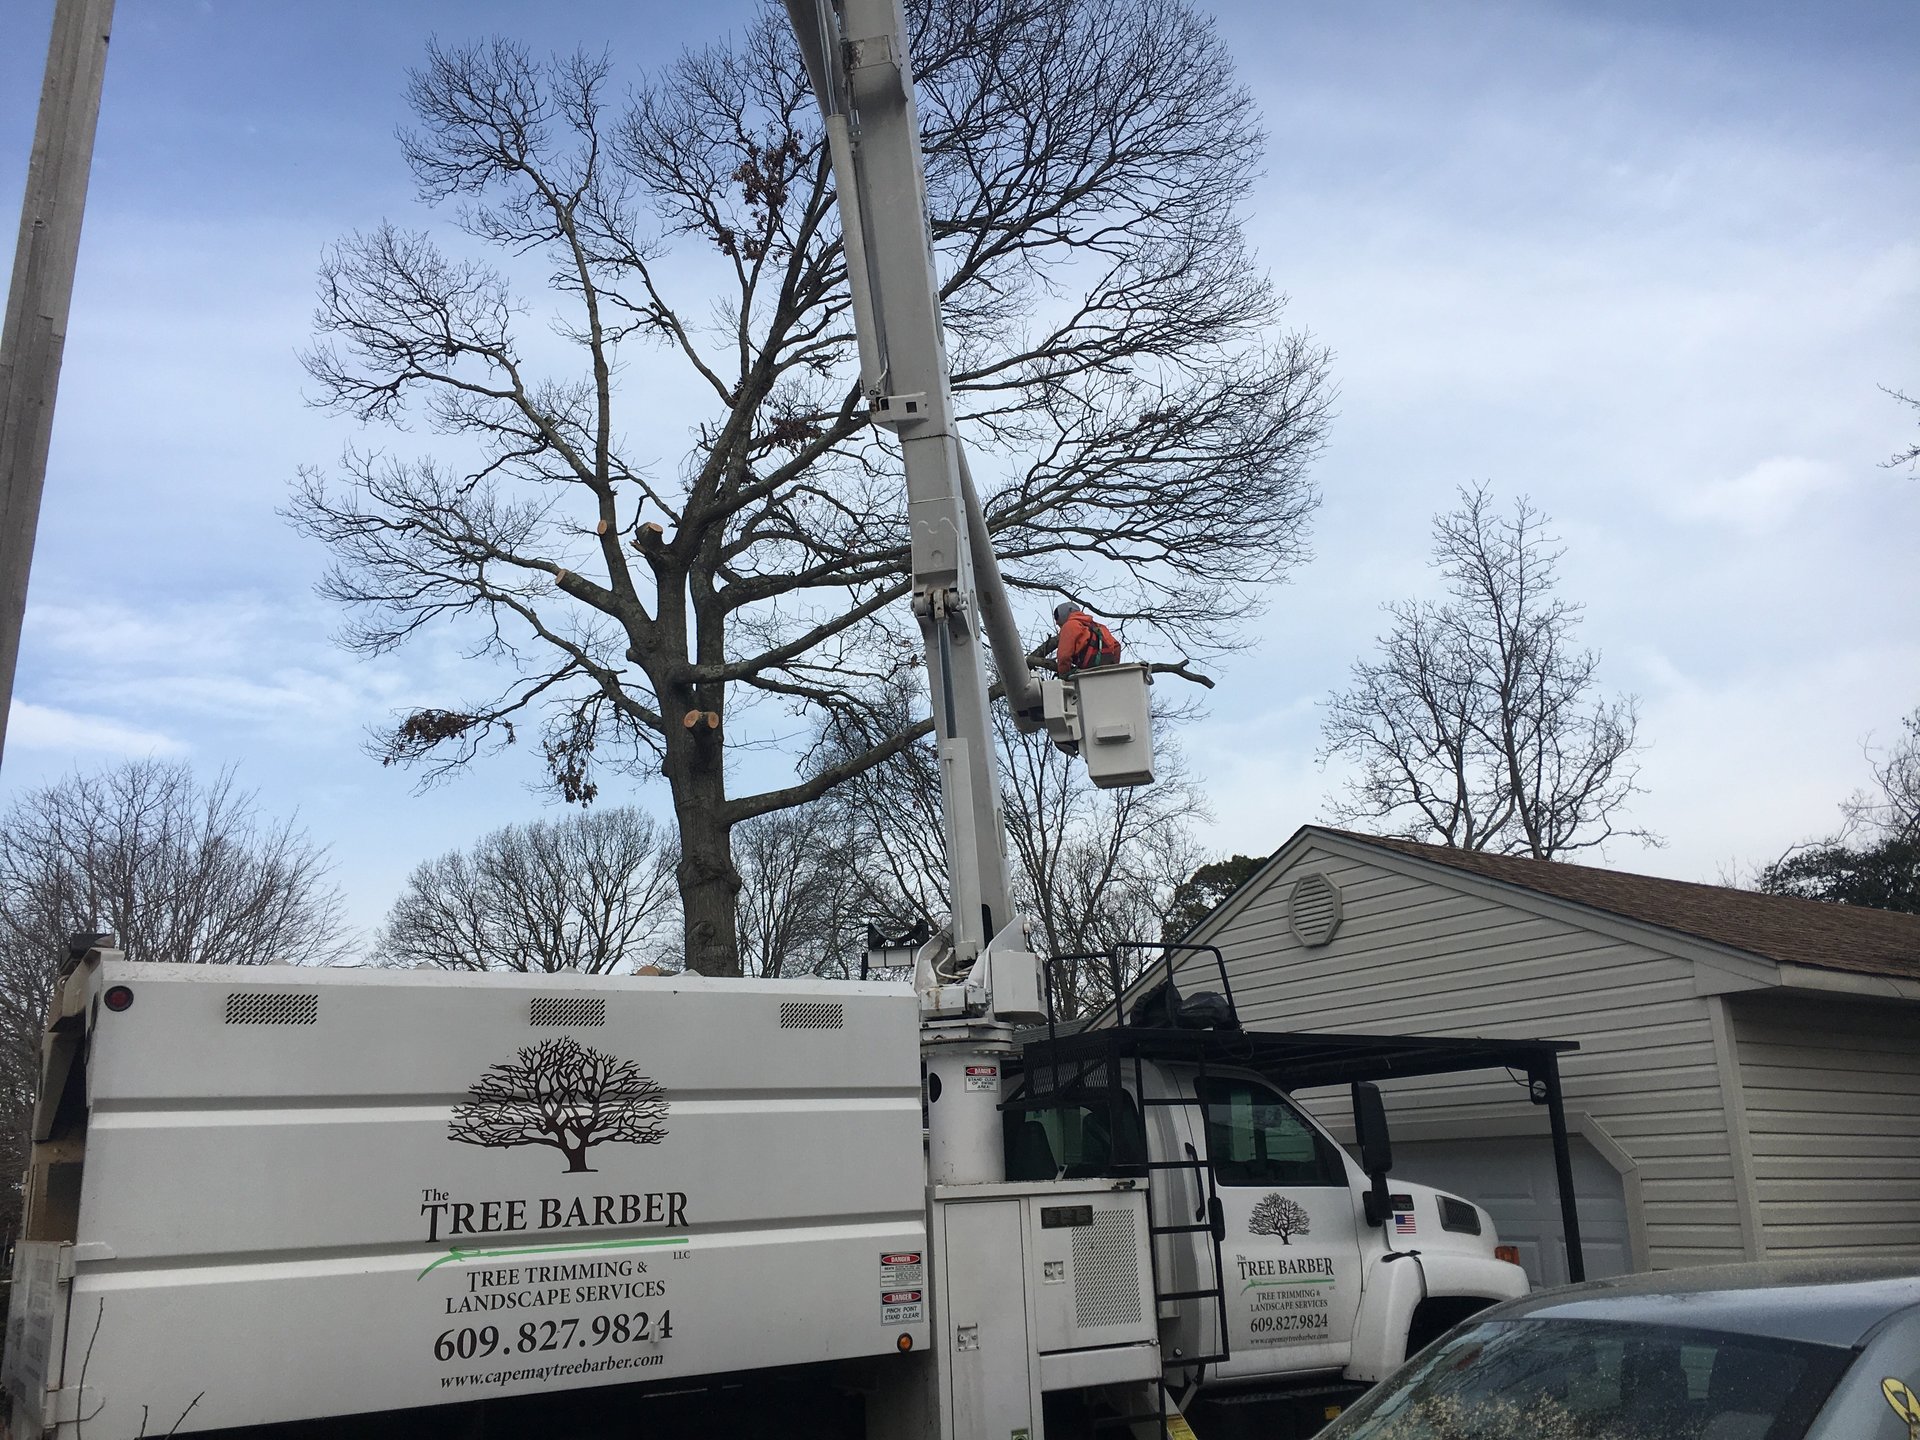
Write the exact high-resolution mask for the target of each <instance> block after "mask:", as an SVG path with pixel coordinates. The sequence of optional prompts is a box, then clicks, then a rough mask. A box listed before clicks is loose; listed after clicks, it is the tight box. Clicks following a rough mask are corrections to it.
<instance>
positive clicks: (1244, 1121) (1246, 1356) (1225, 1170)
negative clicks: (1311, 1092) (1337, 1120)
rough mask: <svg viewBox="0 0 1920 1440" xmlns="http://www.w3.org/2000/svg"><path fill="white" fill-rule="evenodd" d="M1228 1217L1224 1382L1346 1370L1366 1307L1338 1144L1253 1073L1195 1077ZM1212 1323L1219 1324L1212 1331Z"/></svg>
mask: <svg viewBox="0 0 1920 1440" xmlns="http://www.w3.org/2000/svg"><path fill="white" fill-rule="evenodd" d="M1190 1083H1191V1084H1192V1085H1193V1087H1194V1098H1195V1100H1196V1101H1197V1102H1198V1104H1197V1105H1195V1107H1194V1113H1195V1114H1196V1115H1197V1116H1198V1117H1199V1123H1202V1124H1204V1125H1205V1127H1206V1142H1207V1143H1206V1154H1207V1156H1208V1158H1209V1159H1210V1160H1211V1161H1212V1165H1213V1171H1214V1180H1215V1184H1216V1185H1217V1186H1218V1188H1219V1194H1220V1202H1221V1206H1222V1209H1223V1210H1224V1212H1225V1219H1226V1239H1225V1241H1224V1242H1223V1244H1222V1245H1221V1261H1222V1268H1223V1270H1224V1272H1225V1282H1226V1291H1227V1295H1226V1312H1227V1339H1228V1344H1229V1346H1230V1348H1231V1350H1232V1358H1231V1359H1229V1360H1228V1361H1226V1362H1225V1363H1224V1364H1221V1365H1219V1366H1217V1367H1216V1368H1215V1369H1214V1371H1213V1373H1214V1374H1215V1375H1216V1376H1218V1377H1220V1378H1223V1379H1232V1378H1236V1377H1252V1376H1257V1375H1273V1374H1293V1373H1298V1372H1301V1371H1308V1370H1331V1369H1339V1368H1341V1367H1343V1366H1344V1365H1346V1363H1347V1361H1348V1359H1349V1358H1350V1356H1351V1354H1352V1350H1353V1320H1354V1314H1355V1312H1356V1311H1357V1310H1358V1308H1359V1305H1360V1280H1361V1265H1360V1234H1359V1216H1358V1214H1357V1212H1356V1206H1355V1201H1354V1192H1353V1188H1352V1185H1351V1183H1350V1182H1349V1179H1348V1174H1347V1166H1346V1162H1345V1159H1344V1158H1343V1157H1342V1155H1341V1154H1340V1151H1339V1148H1338V1147H1337V1146H1335V1145H1334V1143H1333V1142H1332V1141H1331V1140H1329V1139H1327V1138H1326V1136H1324V1135H1322V1134H1321V1133H1320V1131H1318V1130H1317V1129H1315V1128H1314V1127H1313V1126H1312V1125H1311V1124H1309V1123H1308V1122H1307V1120H1306V1119H1305V1117H1304V1116H1302V1115H1301V1114H1300V1112H1299V1111H1298V1110H1296V1109H1295V1108H1294V1106H1293V1105H1292V1103H1291V1102H1289V1101H1288V1100H1287V1099H1286V1098H1285V1097H1284V1096H1283V1095H1281V1094H1280V1092H1279V1091H1277V1090H1275V1089H1274V1088H1273V1087H1272V1086H1270V1085H1268V1084H1267V1083H1266V1082H1265V1081H1263V1080H1260V1079H1258V1078H1256V1077H1254V1076H1250V1075H1244V1076H1243V1075H1236V1074H1232V1073H1226V1074H1222V1073H1217V1072H1216V1073H1214V1074H1209V1075H1206V1076H1203V1077H1198V1078H1196V1079H1194V1080H1192V1081H1191V1082H1190ZM1209 1328H1211V1327H1209Z"/></svg>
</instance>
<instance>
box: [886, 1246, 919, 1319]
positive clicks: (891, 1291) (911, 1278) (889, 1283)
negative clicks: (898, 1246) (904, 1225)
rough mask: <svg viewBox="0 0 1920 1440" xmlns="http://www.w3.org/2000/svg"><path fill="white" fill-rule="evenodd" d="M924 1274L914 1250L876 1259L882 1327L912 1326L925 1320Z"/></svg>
mask: <svg viewBox="0 0 1920 1440" xmlns="http://www.w3.org/2000/svg"><path fill="white" fill-rule="evenodd" d="M925 1275H926V1266H925V1265H924V1264H923V1263H922V1257H921V1254H920V1252H919V1251H918V1250H893V1251H888V1252H886V1253H883V1254H882V1255H881V1256H880V1323H881V1324H882V1325H914V1324H918V1323H919V1322H921V1321H923V1320H925V1319H926V1318H927V1302H926V1291H925V1289H924V1288H922V1287H923V1285H924V1283H925V1282H924V1277H925Z"/></svg>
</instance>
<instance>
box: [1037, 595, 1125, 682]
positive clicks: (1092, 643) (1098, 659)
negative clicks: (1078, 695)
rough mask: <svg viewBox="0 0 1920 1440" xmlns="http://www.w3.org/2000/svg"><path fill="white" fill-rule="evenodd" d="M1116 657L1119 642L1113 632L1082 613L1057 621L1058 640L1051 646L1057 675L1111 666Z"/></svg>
mask: <svg viewBox="0 0 1920 1440" xmlns="http://www.w3.org/2000/svg"><path fill="white" fill-rule="evenodd" d="M1119 658H1120V642H1119V641H1118V640H1116V639H1114V638H1113V632H1112V631H1111V630H1109V629H1107V627H1106V626H1104V625H1102V624H1101V623H1100V622H1099V621H1098V620H1096V619H1094V618H1093V617H1092V616H1091V615H1089V614H1087V612H1086V611H1084V610H1076V611H1074V612H1073V613H1072V614H1071V615H1069V616H1067V618H1066V619H1065V620H1063V621H1061V622H1060V641H1059V643H1058V645H1056V646H1055V647H1054V652H1053V668H1054V670H1055V671H1056V672H1057V673H1058V674H1061V675H1066V674H1070V673H1071V672H1072V671H1075V670H1086V669H1089V668H1091V667H1092V666H1095V665H1111V664H1113V663H1114V662H1115V661H1116V660H1118V659H1119Z"/></svg>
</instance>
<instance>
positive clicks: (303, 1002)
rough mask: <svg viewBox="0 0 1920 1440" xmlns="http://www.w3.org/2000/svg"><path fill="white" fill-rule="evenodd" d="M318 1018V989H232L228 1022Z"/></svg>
mask: <svg viewBox="0 0 1920 1440" xmlns="http://www.w3.org/2000/svg"><path fill="white" fill-rule="evenodd" d="M319 1018H320V992H319V991H318V990H232V991H229V992H228V993H227V1024H229V1025H311V1024H313V1023H314V1022H315V1021H317V1020H318V1019H319Z"/></svg>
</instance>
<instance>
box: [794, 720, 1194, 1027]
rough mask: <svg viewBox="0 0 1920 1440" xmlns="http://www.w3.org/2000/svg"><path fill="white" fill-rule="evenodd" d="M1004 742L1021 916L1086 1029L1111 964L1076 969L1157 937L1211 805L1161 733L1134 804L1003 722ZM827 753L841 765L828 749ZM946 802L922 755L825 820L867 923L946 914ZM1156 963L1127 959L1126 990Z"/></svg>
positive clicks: (1142, 957)
mask: <svg viewBox="0 0 1920 1440" xmlns="http://www.w3.org/2000/svg"><path fill="white" fill-rule="evenodd" d="M997 738H998V741H999V745H1000V755H1001V776H1002V781H1003V784H1002V794H1001V803H1002V807H1003V809H1004V810H1005V812H1006V819H1007V840H1008V860H1009V862H1010V865H1011V868H1012V870H1013V891H1014V903H1015V905H1016V906H1017V908H1018V909H1019V910H1020V911H1021V912H1022V913H1023V914H1026V915H1029V916H1031V917H1033V919H1034V920H1035V921H1036V922H1037V923H1038V927H1039V934H1038V936H1037V940H1038V943H1039V945H1040V947H1041V950H1042V951H1043V953H1044V954H1046V955H1047V956H1049V957H1053V958H1054V959H1056V960H1057V961H1058V963H1057V964H1055V965H1054V969H1053V973H1054V980H1055V983H1056V985H1057V986H1058V987H1059V988H1058V991H1057V1000H1058V1004H1059V1006H1060V1013H1061V1014H1062V1015H1066V1016H1072V1015H1079V1014H1082V1013H1084V1012H1085V1011H1086V1010H1088V1009H1091V1008H1093V1007H1097V1006H1098V1005H1099V1004H1101V1003H1102V1002H1103V1001H1105V1002H1110V1001H1111V1000H1112V998H1113V996H1112V991H1113V987H1112V982H1111V979H1110V977H1109V974H1108V971H1107V968H1106V966H1105V965H1104V964H1102V963H1099V962H1094V961H1086V960H1075V959H1069V958H1068V957H1074V956H1086V955H1104V954H1106V953H1108V952H1110V951H1114V950H1115V948H1116V947H1117V946H1121V945H1122V944H1123V943H1124V942H1134V941H1141V942H1152V941H1153V940H1155V939H1157V938H1158V937H1159V935H1160V932H1161V928H1162V926H1163V924H1164V916H1165V914H1166V910H1167V906H1168V904H1169V903H1170V901H1171V898H1172V895H1173V892H1174V889H1175V888H1176V887H1177V886H1178V885H1179V884H1180V882H1181V881H1183V880H1184V879H1185V878H1186V877H1187V876H1188V875H1189V874H1191V873H1192V871H1193V869H1194V866H1195V865H1196V864H1197V863H1198V859H1199V853H1200V850H1199V846H1198V844H1197V843H1196V842H1195V840H1194V838H1193V827H1194V825H1195V824H1196V823H1197V822H1199V821H1201V820H1204V819H1205V818H1206V816H1207V808H1206V803H1205V801H1204V799H1203V798H1202V797H1201V795H1200V792H1199V789H1198V787H1197V786H1196V784H1195V783H1194V780H1193V777H1192V775H1191V773H1190V772H1189V771H1188V769H1187V767H1186V764H1185V762H1184V760H1183V759H1182V757H1181V755H1180V751H1179V747H1178V746H1177V745H1176V744H1175V743H1174V742H1173V740H1172V739H1171V736H1170V734H1168V732H1167V729H1166V726H1165V725H1162V726H1161V740H1160V743H1159V744H1158V745H1157V746H1156V751H1155V761H1154V763H1155V771H1156V774H1157V777H1158V778H1157V780H1156V782H1155V783H1154V784H1153V785H1151V786H1143V787H1140V788H1138V789H1129V790H1101V789H1098V788H1096V787H1095V786H1094V784H1093V782H1092V781H1091V780H1089V779H1088V778H1087V773H1086V767H1085V766H1084V765H1083V764H1082V763H1081V762H1079V761H1078V760H1076V759H1074V758H1072V757H1069V756H1067V755H1063V754H1062V753H1061V752H1060V751H1058V750H1056V749H1055V748H1054V747H1053V746H1052V744H1051V743H1049V742H1048V740H1047V739H1046V737H1045V736H1043V735H1041V736H1030V735H1021V734H1020V733H1019V732H1018V731H1017V730H1015V728H1014V727H1013V725H1012V724H1011V723H1010V722H1008V721H1006V720H1005V718H1004V717H1002V720H1001V723H1000V725H999V734H998V737H997ZM848 743H855V744H857V743H859V740H858V737H857V736H856V737H854V738H853V739H852V740H851V741H850V742H848ZM824 753H825V754H827V755H829V756H831V755H832V754H833V753H834V751H833V748H832V746H831V744H829V745H827V746H826V748H825V751H824ZM939 800H940V790H939V773H938V761H937V760H936V758H935V757H934V755H933V753H932V748H931V747H930V746H928V745H925V744H916V745H914V746H912V747H910V748H909V749H908V750H906V751H905V752H903V753H902V754H900V755H898V756H895V757H894V758H893V759H891V760H889V761H888V762H887V763H886V764H885V765H882V766H876V767H875V768H873V769H872V770H869V771H867V772H866V773H865V774H863V775H861V776H859V777H857V778H856V779H854V780H852V781H850V782H848V783H847V784H845V785H843V786H842V787H840V789H838V790H837V791H835V793H834V794H833V796H832V797H831V798H830V799H829V800H828V801H827V802H825V804H824V805H823V806H822V807H821V815H822V818H823V819H824V820H827V821H828V822H829V823H831V824H832V826H833V827H834V830H835V833H836V835H837V836H838V837H839V838H840V839H841V843H843V844H844V845H846V846H848V847H849V848H850V850H851V852H852V854H854V855H855V856H857V857H859V863H858V864H856V865H853V866H851V867H850V870H851V873H853V874H854V875H855V876H856V877H857V879H858V881H859V883H860V886H861V894H860V896H859V901H858V905H857V907H856V909H857V912H858V913H860V914H861V916H862V918H866V917H873V918H879V919H882V920H884V921H885V922H887V923H890V924H892V925H894V926H896V927H901V928H904V926H905V925H906V924H907V923H909V922H911V921H913V920H916V919H926V920H933V919H935V918H936V917H938V916H939V915H940V914H942V913H944V910H945V908H946V894H945V881H946V853H945V849H944V847H943V845H942V843H941V842H942V834H943V832H942V830H941V827H940V811H939ZM1150 953H1151V952H1148V951H1144V950H1125V951H1123V952H1122V953H1121V959H1122V972H1123V979H1122V983H1123V984H1125V983H1129V982H1131V980H1132V979H1133V978H1134V976H1135V975H1136V974H1137V973H1138V972H1139V970H1140V969H1141V968H1142V967H1143V966H1144V965H1145V964H1146V963H1147V960H1148V958H1149V956H1150Z"/></svg>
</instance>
